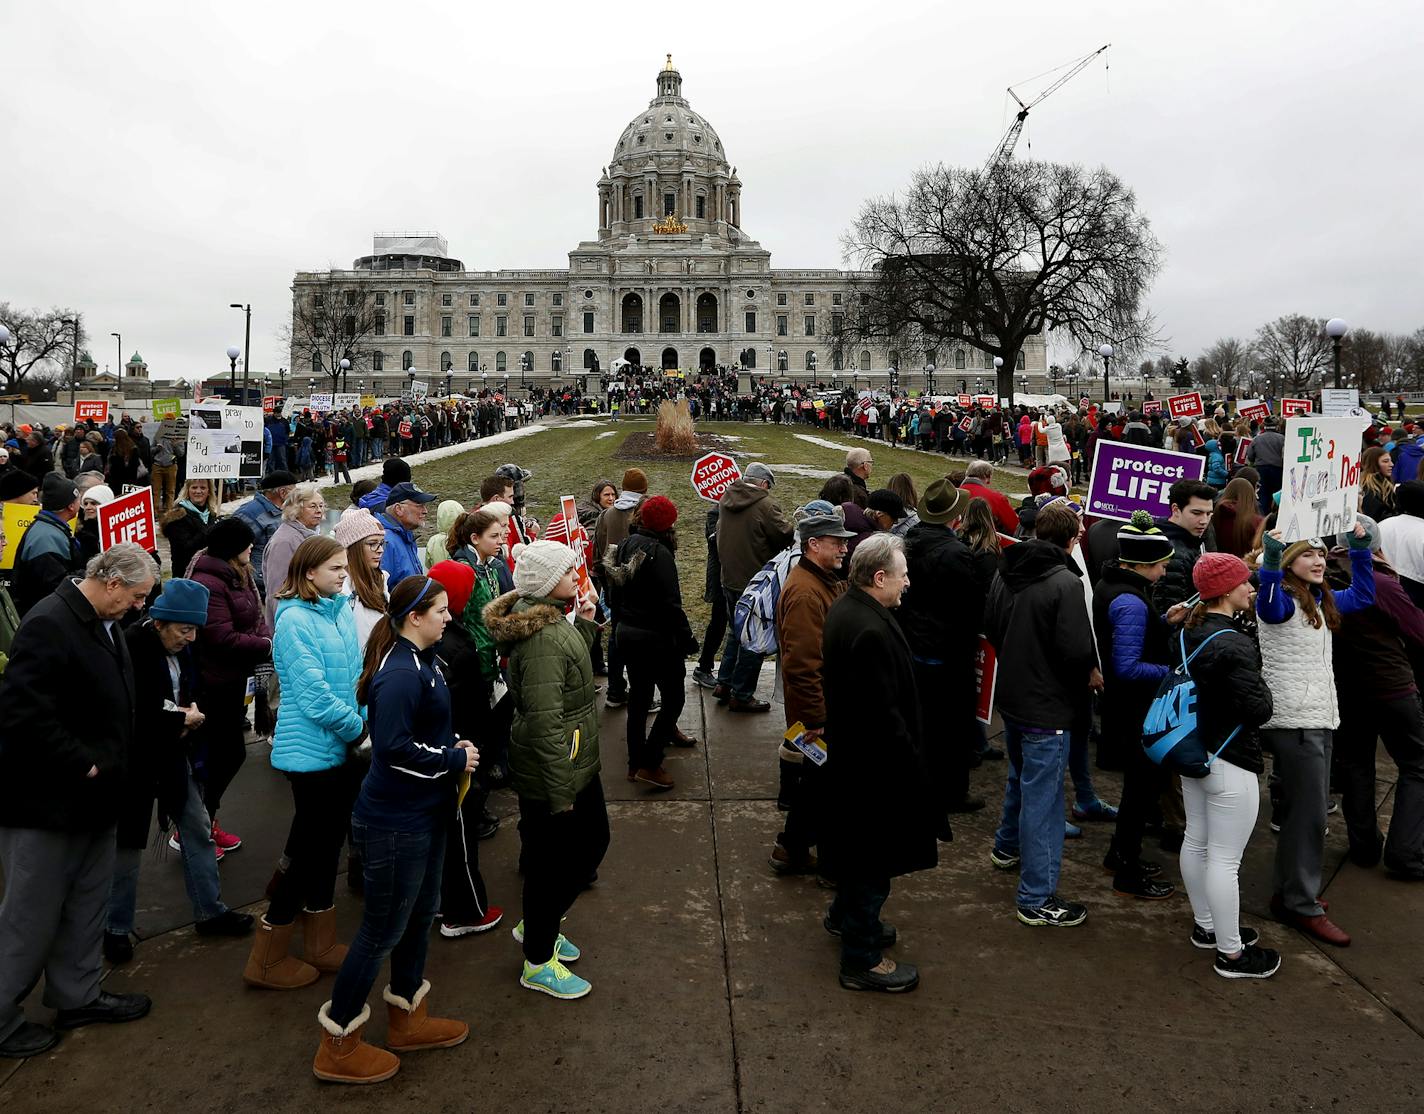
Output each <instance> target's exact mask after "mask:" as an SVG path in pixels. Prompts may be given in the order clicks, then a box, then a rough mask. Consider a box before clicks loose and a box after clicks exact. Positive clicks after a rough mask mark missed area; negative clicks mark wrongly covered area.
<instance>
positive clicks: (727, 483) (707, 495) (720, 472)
mask: <svg viewBox="0 0 1424 1114" xmlns="http://www.w3.org/2000/svg"><path fill="white" fill-rule="evenodd" d="M741 478H742V470H741V469H740V468H738V467H737V462H736V461H735V460H733V459H732V458H731V457H729V456H728V455H727V454H726V453H708V454H707V455H706V456H703V457H698V459H697V460H696V461H695V462H694V463H693V465H692V490H693V491H695V492H697V497H698V498H699V499H706V500H707V502H709V503H718V502H721V499H722V493H723V492H725V491H726V490H727V488H729V487H731V486H732V485H733V484H734V483H736V482H737V481H738V480H740V479H741Z"/></svg>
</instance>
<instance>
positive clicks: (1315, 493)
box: [1276, 414, 1363, 542]
mask: <svg viewBox="0 0 1424 1114" xmlns="http://www.w3.org/2000/svg"><path fill="white" fill-rule="evenodd" d="M1362 452H1363V450H1362V449H1361V447H1360V421H1359V419H1358V418H1354V417H1348V418H1321V417H1316V416H1315V415H1314V414H1307V415H1305V416H1304V417H1299V418H1291V419H1290V420H1289V421H1287V422H1286V444H1285V450H1284V453H1283V454H1282V455H1283V465H1284V467H1283V473H1282V476H1281V509H1280V513H1279V514H1278V515H1277V518H1276V522H1277V525H1278V526H1279V527H1280V531H1281V538H1282V540H1284V541H1286V542H1298V541H1301V540H1302V539H1304V538H1323V537H1325V536H1326V535H1329V534H1338V533H1340V532H1342V531H1344V530H1346V529H1348V528H1350V527H1352V526H1353V525H1354V522H1355V508H1356V506H1357V505H1358V504H1359V499H1360V456H1361V455H1362Z"/></svg>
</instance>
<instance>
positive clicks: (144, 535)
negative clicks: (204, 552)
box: [99, 487, 182, 575]
mask: <svg viewBox="0 0 1424 1114" xmlns="http://www.w3.org/2000/svg"><path fill="white" fill-rule="evenodd" d="M156 533H157V531H156V529H155V525H154V517H153V489H152V488H150V487H144V488H140V489H139V490H138V491H135V492H134V493H133V494H132V495H124V496H122V497H121V498H118V499H115V500H114V501H113V502H112V503H106V504H105V505H104V506H102V507H100V508H99V548H100V549H101V550H104V549H108V548H109V547H110V546H113V545H118V543H119V542H134V543H135V544H136V545H141V546H142V547H143V548H144V549H146V550H149V551H152V550H154V549H156V548H157V541H156ZM179 575H182V574H181V573H180V574H179Z"/></svg>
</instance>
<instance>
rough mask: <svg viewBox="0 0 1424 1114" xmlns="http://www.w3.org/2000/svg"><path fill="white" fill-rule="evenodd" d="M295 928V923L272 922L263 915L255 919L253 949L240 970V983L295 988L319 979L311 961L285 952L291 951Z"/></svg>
mask: <svg viewBox="0 0 1424 1114" xmlns="http://www.w3.org/2000/svg"><path fill="white" fill-rule="evenodd" d="M294 928H296V924H295V922H294V923H293V924H272V923H271V922H269V921H268V920H267V918H266V917H262V918H260V919H259V920H258V922H257V932H256V934H255V935H254V936H253V939H252V951H251V952H249V953H248V956H247V966H246V967H244V968H243V971H242V981H243V982H245V983H247V984H248V985H249V986H261V987H265V988H266V989H268V990H296V989H297V988H298V987H301V986H310V985H311V984H312V983H314V982H316V980H317V979H319V978H321V972H320V971H318V970H317V969H316V968H315V967H313V966H311V964H309V963H303V962H302V961H301V960H300V959H297V958H296V957H294V956H291V955H288V954H287V953H288V952H289V951H290V950H291V946H292V930H293V929H294Z"/></svg>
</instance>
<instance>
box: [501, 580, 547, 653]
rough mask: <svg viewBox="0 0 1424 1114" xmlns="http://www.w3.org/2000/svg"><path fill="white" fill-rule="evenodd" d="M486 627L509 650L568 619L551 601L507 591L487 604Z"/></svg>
mask: <svg viewBox="0 0 1424 1114" xmlns="http://www.w3.org/2000/svg"><path fill="white" fill-rule="evenodd" d="M484 616H485V627H486V628H487V629H488V630H489V632H490V634H492V635H494V640H495V642H497V643H498V644H499V648H500V652H501V653H506V652H507V651H508V649H509V647H511V646H513V645H514V644H515V643H516V642H523V641H525V640H526V639H529V638H533V637H534V635H536V634H538V633H539V631H541V630H543V629H544V628H545V627H547V626H549V625H550V624H552V623H562V622H564V621H565V619H564V612H563V610H562V609H561V608H559V607H557V606H555V604H554V602H553V601H552V600H547V599H543V598H529V599H521V598H520V595H519V593H518V592H506V593H504V595H502V596H499V597H497V598H496V599H493V600H490V602H489V603H487V604H486V605H485V611H484Z"/></svg>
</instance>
